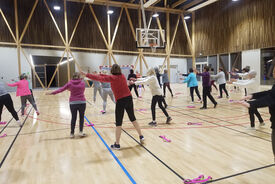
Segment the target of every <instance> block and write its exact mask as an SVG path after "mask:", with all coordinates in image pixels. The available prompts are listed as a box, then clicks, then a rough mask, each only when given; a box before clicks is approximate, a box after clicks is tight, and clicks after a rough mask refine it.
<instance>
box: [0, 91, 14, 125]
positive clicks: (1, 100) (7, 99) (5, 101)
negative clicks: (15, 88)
mask: <svg viewBox="0 0 275 184" xmlns="http://www.w3.org/2000/svg"><path fill="white" fill-rule="evenodd" d="M4 106H5V107H6V108H7V109H8V111H9V112H10V113H11V114H12V117H13V118H14V119H15V120H16V121H18V120H19V118H18V115H17V112H16V111H15V109H14V106H13V101H12V99H11V96H10V94H6V95H3V96H0V121H1V119H2V118H1V117H2V111H3V107H4Z"/></svg>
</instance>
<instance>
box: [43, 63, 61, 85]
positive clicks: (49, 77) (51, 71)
mask: <svg viewBox="0 0 275 184" xmlns="http://www.w3.org/2000/svg"><path fill="white" fill-rule="evenodd" d="M56 67H57V66H56V65H46V83H47V86H49V84H50V83H51V86H50V87H58V84H57V76H58V75H55V76H54V78H53V79H52V77H53V75H54V72H55V70H56Z"/></svg>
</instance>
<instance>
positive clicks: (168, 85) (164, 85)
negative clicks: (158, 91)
mask: <svg viewBox="0 0 275 184" xmlns="http://www.w3.org/2000/svg"><path fill="white" fill-rule="evenodd" d="M166 87H167V88H168V90H169V91H170V93H171V95H172V96H173V92H172V90H171V88H170V82H166V83H164V84H163V94H164V96H165V93H166Z"/></svg>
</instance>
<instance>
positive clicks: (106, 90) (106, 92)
mask: <svg viewBox="0 0 275 184" xmlns="http://www.w3.org/2000/svg"><path fill="white" fill-rule="evenodd" d="M108 95H109V96H110V98H111V99H112V101H113V102H114V103H116V101H115V98H114V94H113V91H112V89H111V88H103V90H102V99H103V110H104V111H106V105H107V97H108Z"/></svg>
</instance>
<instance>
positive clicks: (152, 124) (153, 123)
mask: <svg viewBox="0 0 275 184" xmlns="http://www.w3.org/2000/svg"><path fill="white" fill-rule="evenodd" d="M148 125H151V126H157V122H154V121H152V122H150V123H148Z"/></svg>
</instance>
